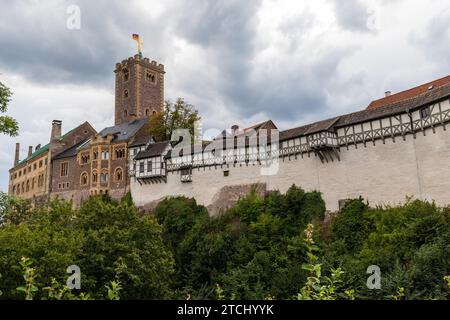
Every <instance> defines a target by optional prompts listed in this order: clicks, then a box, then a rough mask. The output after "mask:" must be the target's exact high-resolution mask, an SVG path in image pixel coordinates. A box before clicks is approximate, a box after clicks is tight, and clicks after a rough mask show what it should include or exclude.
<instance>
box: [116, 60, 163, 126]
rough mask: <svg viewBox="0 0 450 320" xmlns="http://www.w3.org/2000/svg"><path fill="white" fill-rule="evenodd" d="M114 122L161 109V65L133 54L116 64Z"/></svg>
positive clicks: (142, 116)
mask: <svg viewBox="0 0 450 320" xmlns="http://www.w3.org/2000/svg"><path fill="white" fill-rule="evenodd" d="M114 72H115V74H116V102H115V104H116V106H115V124H116V125H119V124H121V123H124V122H130V121H132V120H135V119H141V118H145V117H150V116H151V115H152V114H153V113H156V112H159V111H162V110H163V109H164V73H165V72H164V65H162V64H158V63H156V61H150V60H149V59H148V58H143V57H141V56H140V55H138V54H137V55H135V56H134V57H130V58H128V59H127V60H124V61H122V62H121V63H117V64H116V70H115V71H114Z"/></svg>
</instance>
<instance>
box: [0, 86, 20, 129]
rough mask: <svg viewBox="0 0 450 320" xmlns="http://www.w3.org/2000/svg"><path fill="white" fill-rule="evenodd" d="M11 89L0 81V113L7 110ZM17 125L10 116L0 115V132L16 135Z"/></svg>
mask: <svg viewBox="0 0 450 320" xmlns="http://www.w3.org/2000/svg"><path fill="white" fill-rule="evenodd" d="M12 94H13V93H12V91H11V90H10V89H9V88H8V87H7V86H5V85H4V84H3V83H1V82H0V113H5V112H7V111H8V104H9V102H10V101H11V96H12ZM18 131H19V125H18V124H17V121H16V120H14V119H13V118H11V117H10V116H0V133H4V134H7V135H9V136H12V137H14V136H17V134H18Z"/></svg>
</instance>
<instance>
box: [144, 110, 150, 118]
mask: <svg viewBox="0 0 450 320" xmlns="http://www.w3.org/2000/svg"><path fill="white" fill-rule="evenodd" d="M149 115H150V110H149V109H145V116H146V117H148V116H149Z"/></svg>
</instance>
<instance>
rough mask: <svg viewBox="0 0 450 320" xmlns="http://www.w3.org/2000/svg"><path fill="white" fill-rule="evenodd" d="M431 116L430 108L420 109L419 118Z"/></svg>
mask: <svg viewBox="0 0 450 320" xmlns="http://www.w3.org/2000/svg"><path fill="white" fill-rule="evenodd" d="M430 115H431V109H430V107H426V108H422V109H420V118H422V119H426V118H428V117H429V116H430Z"/></svg>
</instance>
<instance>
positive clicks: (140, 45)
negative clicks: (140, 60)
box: [133, 33, 144, 57]
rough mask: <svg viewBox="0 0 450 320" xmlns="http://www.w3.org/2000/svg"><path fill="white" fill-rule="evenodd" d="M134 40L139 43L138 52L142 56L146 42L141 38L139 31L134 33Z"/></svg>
mask: <svg viewBox="0 0 450 320" xmlns="http://www.w3.org/2000/svg"><path fill="white" fill-rule="evenodd" d="M133 40H134V41H136V42H137V43H138V52H139V55H140V56H141V57H142V45H143V44H144V43H143V42H142V40H141V38H140V37H139V35H138V34H137V33H133Z"/></svg>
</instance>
